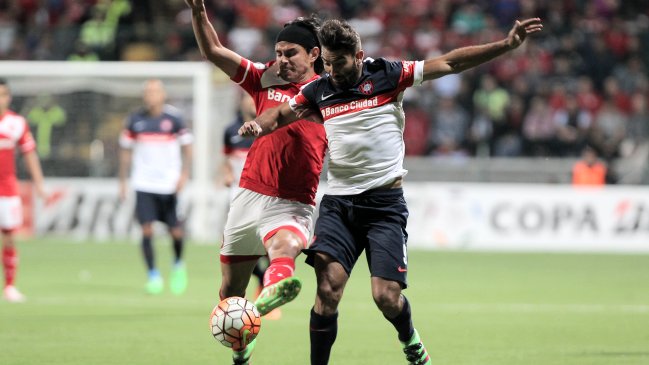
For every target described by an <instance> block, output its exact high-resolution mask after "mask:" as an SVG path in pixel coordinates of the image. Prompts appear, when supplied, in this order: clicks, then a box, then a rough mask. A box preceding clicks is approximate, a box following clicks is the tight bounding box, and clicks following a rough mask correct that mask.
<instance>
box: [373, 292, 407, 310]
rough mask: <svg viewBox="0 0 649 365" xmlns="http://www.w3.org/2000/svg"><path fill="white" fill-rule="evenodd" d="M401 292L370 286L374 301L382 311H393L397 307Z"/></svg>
mask: <svg viewBox="0 0 649 365" xmlns="http://www.w3.org/2000/svg"><path fill="white" fill-rule="evenodd" d="M400 295H401V293H399V292H397V291H395V290H390V288H387V287H383V288H372V298H373V299H374V303H375V304H376V306H377V307H378V308H379V310H380V311H381V312H383V313H394V312H397V311H398V309H399V296H400Z"/></svg>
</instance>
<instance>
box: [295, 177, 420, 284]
mask: <svg viewBox="0 0 649 365" xmlns="http://www.w3.org/2000/svg"><path fill="white" fill-rule="evenodd" d="M318 214H319V215H318V220H317V221H316V224H315V230H314V240H313V243H312V244H311V246H310V247H309V248H308V249H305V250H303V252H304V253H305V254H306V255H307V259H306V263H307V264H309V265H311V266H313V265H314V256H315V253H316V252H323V253H326V254H328V255H329V256H331V257H332V258H333V259H334V260H335V261H337V262H339V263H340V264H342V266H343V267H344V268H345V271H346V272H347V274H348V275H350V274H351V272H352V269H353V268H354V265H355V264H356V261H357V260H358V258H359V257H360V255H361V254H362V253H363V250H365V256H366V257H367V264H368V266H369V269H370V274H371V275H372V276H373V277H380V278H384V279H388V280H392V281H397V282H399V283H400V284H401V287H402V288H406V287H407V281H406V276H407V275H406V274H407V270H408V257H407V242H408V233H407V232H406V222H407V220H408V207H407V206H406V201H405V199H404V198H403V190H402V189H380V190H376V189H375V190H369V191H366V192H363V193H361V194H357V195H325V196H324V197H323V198H322V201H321V202H320V210H319V213H318Z"/></svg>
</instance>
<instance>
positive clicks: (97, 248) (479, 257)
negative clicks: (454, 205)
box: [0, 238, 649, 365]
mask: <svg viewBox="0 0 649 365" xmlns="http://www.w3.org/2000/svg"><path fill="white" fill-rule="evenodd" d="M19 248H20V253H21V267H20V271H19V276H18V284H19V287H20V289H21V290H22V291H23V292H24V293H25V294H26V295H27V297H28V301H27V302H26V303H22V304H10V303H7V302H4V301H2V302H0V363H1V364H3V365H31V364H39V365H40V364H49V365H55V364H65V365H77V364H79V365H80V364H84V365H87V364H92V365H100V364H110V365H115V364H136V365H141V364H152V365H158V364H219V365H220V364H230V363H231V362H230V353H229V350H228V349H226V348H225V347H223V346H221V345H219V344H218V343H217V342H216V341H215V340H214V339H213V338H212V336H211V334H210V331H209V328H208V316H209V313H210V311H211V309H212V307H213V306H214V305H215V304H216V302H217V296H218V294H217V293H218V286H219V266H218V247H217V246H215V245H211V246H203V245H196V244H190V245H189V246H188V247H187V251H186V252H187V257H186V259H187V260H186V261H187V265H188V270H189V275H190V276H189V278H190V285H189V289H188V291H187V293H185V295H183V296H180V297H176V296H173V295H171V294H169V293H168V292H166V293H165V294H162V295H160V296H147V295H145V294H144V290H143V289H144V280H145V273H144V268H143V265H142V263H141V259H140V253H139V247H138V246H137V245H134V244H130V243H124V242H115V243H110V244H104V243H84V244H78V243H76V244H75V243H65V241H64V240H62V239H46V240H45V239H44V240H35V239H34V240H30V241H24V242H21V243H20V244H19ZM170 251H171V249H170V246H169V244H168V243H167V240H166V239H162V238H159V239H158V240H157V241H156V252H157V259H158V262H159V263H160V266H161V270H162V272H163V273H164V274H167V273H168V269H169V266H170V265H169V261H170ZM297 275H299V276H300V277H301V278H302V279H303V283H304V286H303V291H302V293H301V294H300V296H299V297H298V298H297V299H296V300H295V301H294V302H292V303H289V304H288V305H286V306H285V307H283V318H282V319H281V320H280V321H264V322H263V324H262V329H261V333H260V337H259V342H258V346H257V350H256V353H255V356H254V364H255V365H265V364H268V365H271V364H272V365H293V364H295V365H305V364H308V363H309V360H308V359H309V350H308V349H309V333H308V321H309V309H310V308H311V305H312V303H313V298H314V293H315V280H314V275H313V272H312V270H311V268H310V267H308V266H306V265H305V264H304V263H303V260H302V258H300V259H299V261H298V270H297ZM409 281H410V288H408V289H407V290H406V291H405V294H406V295H407V296H408V298H409V299H410V301H411V303H412V306H413V316H414V323H415V326H416V327H417V328H418V330H419V332H420V334H421V336H422V338H423V340H424V342H425V344H426V346H427V348H428V349H429V351H430V353H431V356H432V357H433V360H434V361H433V363H434V364H436V365H510V364H511V365H514V364H515V365H521V364H539V365H577V364H579V365H582V364H583V365H626V364H628V365H642V364H649V255H603V254H602V255H584V254H506V253H466V252H461V253H457V252H456V253H453V252H425V251H411V252H410V262H409ZM330 363H331V364H334V365H338V364H341V365H345V364H351V365H355V364H359V365H361V364H363V365H364V364H381V365H382V364H405V363H406V361H405V358H404V357H403V355H402V354H401V350H400V346H399V344H398V343H397V340H396V332H395V330H394V329H393V328H392V326H391V325H390V324H389V323H388V322H387V321H385V320H384V319H383V317H382V316H381V315H380V313H379V312H378V310H377V309H376V307H375V306H374V303H373V301H372V299H371V297H370V288H369V276H368V271H367V269H366V263H365V260H364V258H363V259H361V261H360V262H359V264H358V265H357V267H356V270H355V272H354V274H353V275H352V278H351V280H350V282H349V283H348V285H347V289H346V292H345V296H344V298H343V302H342V304H341V308H340V317H339V330H338V339H337V341H336V344H335V345H334V349H333V353H332V359H331V362H330Z"/></svg>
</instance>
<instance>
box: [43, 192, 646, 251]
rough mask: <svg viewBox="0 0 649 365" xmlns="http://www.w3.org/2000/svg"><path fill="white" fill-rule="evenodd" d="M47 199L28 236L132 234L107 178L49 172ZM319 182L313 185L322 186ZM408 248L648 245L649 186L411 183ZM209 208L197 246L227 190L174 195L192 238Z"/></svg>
mask: <svg viewBox="0 0 649 365" xmlns="http://www.w3.org/2000/svg"><path fill="white" fill-rule="evenodd" d="M47 187H48V190H50V191H51V192H53V193H54V194H55V199H54V200H53V201H52V202H50V204H49V205H47V206H44V205H43V203H42V202H35V206H34V209H33V211H34V217H33V218H34V227H33V228H34V233H35V234H37V235H65V236H72V237H74V238H76V239H78V240H93V241H104V240H113V239H116V238H126V237H130V238H133V239H136V238H137V237H138V234H139V231H138V229H139V228H138V226H137V224H136V222H135V221H134V219H133V204H134V200H133V197H132V196H131V197H130V198H129V199H128V200H127V201H126V202H125V203H124V204H120V203H119V202H118V199H117V181H116V180H114V179H95V180H93V179H90V180H89V179H50V180H48V183H47ZM325 189H326V186H321V188H320V192H322V191H324V190H325ZM404 191H405V194H406V200H407V202H408V205H409V210H410V218H409V221H408V233H409V240H408V242H409V247H411V248H419V249H437V250H486V251H493V250H497V251H567V252H649V188H646V187H632V186H607V187H603V188H574V187H572V186H570V185H531V184H464V183H420V182H409V183H407V184H406V185H405V186H404ZM197 202H201V203H202V204H205V206H206V209H207V217H208V226H209V227H210V229H209V230H208V232H201V233H200V235H199V236H200V237H198V240H197V241H198V242H200V243H220V239H221V230H222V227H223V224H224V221H225V217H226V211H227V204H228V194H227V191H226V190H225V189H216V188H213V187H210V188H209V189H208V190H203V188H202V187H201V186H199V185H190V186H189V187H188V189H187V190H186V191H185V193H184V194H183V195H182V196H181V198H180V211H181V213H182V215H184V216H185V217H186V221H187V227H188V233H189V235H190V237H193V238H194V239H197V235H196V227H199V228H200V227H202V225H197V224H196V222H195V220H196V219H199V217H200V216H199V215H197V213H196V209H195V207H196V204H197Z"/></svg>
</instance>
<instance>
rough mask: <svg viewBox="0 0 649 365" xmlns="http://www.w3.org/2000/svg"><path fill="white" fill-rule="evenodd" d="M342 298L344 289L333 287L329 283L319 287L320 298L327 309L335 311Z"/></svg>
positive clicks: (323, 283)
mask: <svg viewBox="0 0 649 365" xmlns="http://www.w3.org/2000/svg"><path fill="white" fill-rule="evenodd" d="M342 297H343V288H342V287H337V286H333V285H331V283H328V282H322V283H320V284H319V285H318V298H319V299H320V301H321V302H322V304H323V305H324V306H325V307H327V308H329V309H332V310H333V311H335V309H336V308H338V303H340V300H341V299H342Z"/></svg>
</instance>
